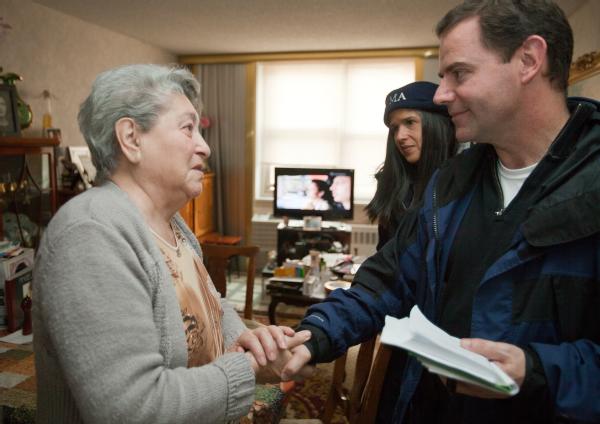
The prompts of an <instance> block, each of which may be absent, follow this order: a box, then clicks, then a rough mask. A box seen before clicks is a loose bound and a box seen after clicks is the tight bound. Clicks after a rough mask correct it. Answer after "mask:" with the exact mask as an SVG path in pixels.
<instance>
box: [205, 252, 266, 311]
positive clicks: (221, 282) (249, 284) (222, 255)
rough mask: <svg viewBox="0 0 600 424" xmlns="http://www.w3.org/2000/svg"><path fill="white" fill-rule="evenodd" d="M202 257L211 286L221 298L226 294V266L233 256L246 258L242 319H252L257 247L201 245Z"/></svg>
mask: <svg viewBox="0 0 600 424" xmlns="http://www.w3.org/2000/svg"><path fill="white" fill-rule="evenodd" d="M201 247H202V257H203V260H204V266H206V269H207V271H208V274H209V275H210V277H211V278H212V280H213V284H214V285H215V288H216V289H217V291H218V292H219V293H221V296H223V297H225V296H226V294H227V278H226V276H227V264H228V261H229V259H230V258H232V257H234V256H245V257H247V258H248V267H247V274H246V304H245V306H244V318H246V319H252V296H253V294H254V274H255V271H256V267H255V258H256V254H257V253H258V250H259V249H258V246H229V245H222V244H206V243H205V244H202V245H201Z"/></svg>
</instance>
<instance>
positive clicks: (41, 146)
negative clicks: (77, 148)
mask: <svg viewBox="0 0 600 424" xmlns="http://www.w3.org/2000/svg"><path fill="white" fill-rule="evenodd" d="M59 144H60V140H59V139H57V138H44V137H9V136H0V156H1V157H10V156H15V157H25V156H34V155H39V156H45V157H46V158H47V160H48V173H49V177H50V181H49V183H50V187H49V189H50V193H49V194H50V213H51V215H54V213H56V209H57V206H58V204H57V193H58V189H57V180H56V164H55V158H54V147H56V146H58V145H59ZM19 175H20V176H19V180H18V181H16V183H17V186H19V185H20V183H21V182H22V181H23V180H24V179H26V178H27V176H30V177H31V173H30V171H29V169H28V165H27V161H26V160H23V165H22V167H21V169H20V171H19ZM3 188H4V187H3ZM0 218H1V215H0ZM38 224H39V223H38ZM2 235H3V228H2V219H0V238H1V236H2Z"/></svg>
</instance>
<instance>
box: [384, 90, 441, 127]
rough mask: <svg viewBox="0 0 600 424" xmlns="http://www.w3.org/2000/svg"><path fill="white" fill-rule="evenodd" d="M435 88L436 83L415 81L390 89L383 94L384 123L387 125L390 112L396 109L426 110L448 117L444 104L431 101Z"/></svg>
mask: <svg viewBox="0 0 600 424" xmlns="http://www.w3.org/2000/svg"><path fill="white" fill-rule="evenodd" d="M437 88H438V85H437V84H434V83H432V82H429V81H417V82H412V83H410V84H408V85H405V86H404V87H400V88H397V89H395V90H394V91H391V92H390V93H389V94H388V95H387V96H385V112H384V114H383V122H384V123H385V125H388V121H389V120H388V118H389V115H390V112H392V111H394V110H396V109H417V110H426V111H428V112H433V113H439V114H440V115H444V116H448V117H449V116H450V115H448V109H447V108H446V106H444V105H436V104H435V103H433V96H434V95H435V91H436V90H437Z"/></svg>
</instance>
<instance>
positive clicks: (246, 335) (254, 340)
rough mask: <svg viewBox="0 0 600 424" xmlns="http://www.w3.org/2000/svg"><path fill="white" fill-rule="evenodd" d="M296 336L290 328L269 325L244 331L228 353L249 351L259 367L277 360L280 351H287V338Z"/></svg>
mask: <svg viewBox="0 0 600 424" xmlns="http://www.w3.org/2000/svg"><path fill="white" fill-rule="evenodd" d="M295 334H296V332H295V331H294V330H292V329H291V328H290V327H285V326H275V325H269V326H264V327H259V328H255V329H253V330H246V331H244V332H243V333H242V334H241V335H240V337H238V339H237V340H236V342H235V343H234V344H233V346H231V347H230V348H229V349H228V351H230V352H245V351H249V352H250V353H252V356H253V357H254V359H255V360H256V362H257V363H258V365H260V366H265V365H267V361H273V360H275V359H276V358H277V355H278V351H279V350H280V349H287V348H288V345H287V340H286V339H287V337H293V336H294V335H295Z"/></svg>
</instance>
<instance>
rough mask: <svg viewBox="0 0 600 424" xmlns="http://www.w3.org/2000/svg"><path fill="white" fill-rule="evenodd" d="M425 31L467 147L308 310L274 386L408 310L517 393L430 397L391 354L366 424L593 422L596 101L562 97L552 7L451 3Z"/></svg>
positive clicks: (436, 391) (461, 390)
mask: <svg viewBox="0 0 600 424" xmlns="http://www.w3.org/2000/svg"><path fill="white" fill-rule="evenodd" d="M436 30H437V34H438V36H439V38H440V77H441V82H440V87H439V89H438V91H437V92H436V96H435V99H434V100H435V102H437V103H439V104H444V105H446V106H447V107H448V112H449V113H450V115H451V116H452V120H453V122H454V125H455V127H456V135H457V138H458V140H459V141H463V142H465V141H474V142H476V144H475V145H474V146H473V147H471V148H470V149H468V150H466V151H465V152H463V153H462V154H460V155H458V156H457V157H455V158H453V159H452V160H450V161H448V162H446V164H444V165H443V166H442V167H441V169H440V170H439V171H438V172H437V173H436V174H435V175H434V176H433V177H432V180H431V181H430V182H429V185H428V189H427V192H426V194H425V196H424V204H423V205H422V207H421V208H420V209H419V210H418V211H415V214H418V218H417V219H416V220H415V219H407V222H409V223H410V225H408V224H407V225H404V226H401V228H400V229H399V231H398V233H397V234H396V238H395V240H391V241H390V242H389V243H388V244H387V245H386V246H385V247H384V248H383V249H382V250H381V251H380V252H378V253H377V254H376V255H375V256H373V257H371V258H370V259H369V260H367V261H366V262H365V263H364V264H363V265H362V267H361V269H360V270H359V272H358V273H357V274H356V276H355V280H354V284H353V286H352V288H351V289H350V290H347V291H342V290H338V291H335V292H334V293H332V295H331V296H329V298H328V299H327V300H326V301H325V302H323V303H321V304H318V305H315V306H313V307H311V308H310V309H309V311H308V312H307V316H306V317H305V319H304V320H303V321H302V324H301V328H304V329H310V330H311V331H312V333H313V337H312V339H311V340H310V341H309V342H308V343H306V344H305V345H304V346H301V347H300V348H297V349H296V352H295V355H294V357H293V358H292V360H291V361H290V362H289V363H288V365H287V367H286V369H285V370H284V374H287V375H292V374H293V373H294V372H295V371H296V370H297V369H298V368H299V366H300V365H301V364H304V363H306V362H309V361H312V362H326V361H331V360H332V359H334V358H336V357H337V356H340V355H341V354H342V353H344V352H345V351H346V350H347V349H348V348H349V347H350V346H352V345H355V344H357V343H360V342H362V341H364V340H366V339H369V338H371V337H373V336H374V335H375V334H377V333H378V332H379V331H381V329H382V327H383V323H384V317H385V316H386V315H392V316H395V317H403V316H406V315H407V314H408V311H410V309H411V308H412V306H413V305H415V304H416V305H418V306H419V308H420V309H421V311H422V312H423V313H424V314H425V315H426V316H427V317H428V318H429V319H430V320H431V321H433V322H434V323H435V324H437V325H438V326H440V327H441V328H442V329H444V330H445V331H446V332H448V333H450V334H451V335H453V336H456V337H460V338H462V339H463V340H462V345H463V347H465V348H467V349H470V350H472V351H474V352H477V353H480V354H482V355H484V356H485V357H487V358H488V359H489V360H491V361H493V362H495V363H496V364H497V365H498V366H499V367H500V368H502V369H503V370H504V371H505V372H506V373H507V374H508V375H510V376H511V377H512V378H513V379H514V380H515V382H516V383H517V384H518V385H519V386H520V392H519V394H517V395H516V396H514V397H511V398H503V397H502V396H500V395H497V394H494V393H491V392H488V391H486V390H484V389H481V388H477V387H474V386H470V385H467V384H464V383H459V384H447V385H444V383H443V382H442V381H441V379H440V378H439V377H438V376H436V375H434V374H430V373H428V372H427V371H425V370H424V369H423V368H422V367H421V365H420V364H419V363H418V362H417V361H416V360H415V359H414V358H412V357H407V356H405V355H403V354H402V353H401V352H395V353H394V356H393V357H392V360H391V362H390V366H389V369H388V373H387V375H386V380H385V383H384V388H383V391H382V399H381V401H380V405H379V415H378V417H379V418H378V422H394V423H400V422H408V423H430V422H432V423H435V422H443V423H453V422H461V423H486V424H490V423H496V422H498V423H516V422H527V423H537V422H540V423H541V422H544V423H547V422H600V317H599V315H598V311H599V310H600V104H598V103H596V102H594V101H592V100H586V99H568V100H567V98H566V90H567V81H568V76H569V65H570V63H571V58H572V50H573V36H572V31H571V28H570V26H569V24H568V22H567V19H566V18H565V16H564V14H563V12H562V11H561V10H560V9H559V8H558V6H556V5H555V4H554V3H553V2H552V1H548V0H528V1H520V0H481V1H475V0H467V1H465V2H464V3H463V4H461V5H459V6H457V7H455V8H454V9H452V10H451V11H450V12H448V14H447V15H446V16H445V17H444V18H443V19H442V20H441V21H440V22H439V24H438V26H437V29H436ZM415 222H416V224H413V223H415Z"/></svg>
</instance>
